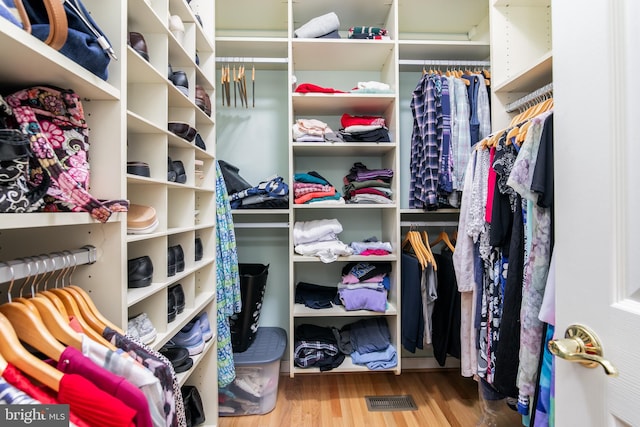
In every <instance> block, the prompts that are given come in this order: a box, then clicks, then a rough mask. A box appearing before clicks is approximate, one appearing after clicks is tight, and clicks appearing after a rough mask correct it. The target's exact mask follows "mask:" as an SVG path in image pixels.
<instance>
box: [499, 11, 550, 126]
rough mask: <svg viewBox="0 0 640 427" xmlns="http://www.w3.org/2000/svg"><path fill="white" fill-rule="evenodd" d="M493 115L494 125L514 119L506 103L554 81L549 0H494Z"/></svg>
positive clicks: (504, 123)
mask: <svg viewBox="0 0 640 427" xmlns="http://www.w3.org/2000/svg"><path fill="white" fill-rule="evenodd" d="M490 16H491V65H492V76H491V77H492V83H493V84H492V87H493V90H492V99H491V101H492V102H491V115H492V119H493V127H494V129H504V128H505V127H507V125H508V124H509V122H510V121H511V116H512V115H510V114H508V113H507V112H506V108H505V107H506V106H507V105H508V104H509V103H511V102H513V101H515V100H516V99H518V98H521V97H522V96H525V95H527V94H529V93H531V92H533V91H534V90H536V89H538V88H540V87H542V86H544V85H546V84H548V83H551V81H552V65H553V54H552V46H551V38H552V37H551V36H552V35H551V1H550V0H492V1H491V8H490Z"/></svg>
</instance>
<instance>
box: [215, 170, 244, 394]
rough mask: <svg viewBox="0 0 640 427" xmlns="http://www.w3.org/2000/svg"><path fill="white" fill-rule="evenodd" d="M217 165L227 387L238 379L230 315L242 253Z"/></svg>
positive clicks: (237, 303) (221, 374)
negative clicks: (240, 254) (238, 247)
mask: <svg viewBox="0 0 640 427" xmlns="http://www.w3.org/2000/svg"><path fill="white" fill-rule="evenodd" d="M215 164H216V295H217V316H216V317H217V329H218V334H217V335H218V387H220V388H222V387H226V386H227V385H229V384H231V382H232V381H233V380H234V379H235V378H236V371H235V367H234V364H233V348H232V346H231V327H230V325H229V317H230V316H231V315H233V314H234V313H239V312H240V309H241V308H242V307H241V300H240V275H239V273H238V252H237V250H236V236H235V232H234V228H233V217H232V215H231V205H230V204H229V196H228V195H227V189H226V186H225V183H224V178H223V177H222V170H221V169H220V165H219V164H218V162H217V161H216V162H215Z"/></svg>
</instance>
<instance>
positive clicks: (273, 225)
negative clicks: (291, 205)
mask: <svg viewBox="0 0 640 427" xmlns="http://www.w3.org/2000/svg"><path fill="white" fill-rule="evenodd" d="M233 227H234V228H289V223H288V222H235V223H234V224H233Z"/></svg>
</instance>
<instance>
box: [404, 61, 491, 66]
mask: <svg viewBox="0 0 640 427" xmlns="http://www.w3.org/2000/svg"><path fill="white" fill-rule="evenodd" d="M398 64H399V65H440V66H443V67H446V66H450V67H453V66H465V65H466V66H469V67H490V66H491V61H463V60H456V59H424V60H422V59H400V60H398Z"/></svg>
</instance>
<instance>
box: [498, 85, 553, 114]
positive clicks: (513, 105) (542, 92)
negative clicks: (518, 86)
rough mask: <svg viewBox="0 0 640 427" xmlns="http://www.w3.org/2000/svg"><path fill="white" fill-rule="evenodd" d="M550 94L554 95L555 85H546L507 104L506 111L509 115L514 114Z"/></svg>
mask: <svg viewBox="0 0 640 427" xmlns="http://www.w3.org/2000/svg"><path fill="white" fill-rule="evenodd" d="M549 94H551V95H553V83H549V84H546V85H544V86H542V87H541V88H539V89H536V90H534V91H533V92H531V93H530V94H528V95H525V96H523V97H522V98H519V99H517V100H515V101H513V102H510V103H509V104H507V106H506V108H505V109H506V111H507V113H513V112H514V111H518V110H519V109H520V108H522V107H524V106H526V105H527V104H528V103H530V102H531V101H534V100H536V99H537V98H540V97H543V96H546V95H549Z"/></svg>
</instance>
